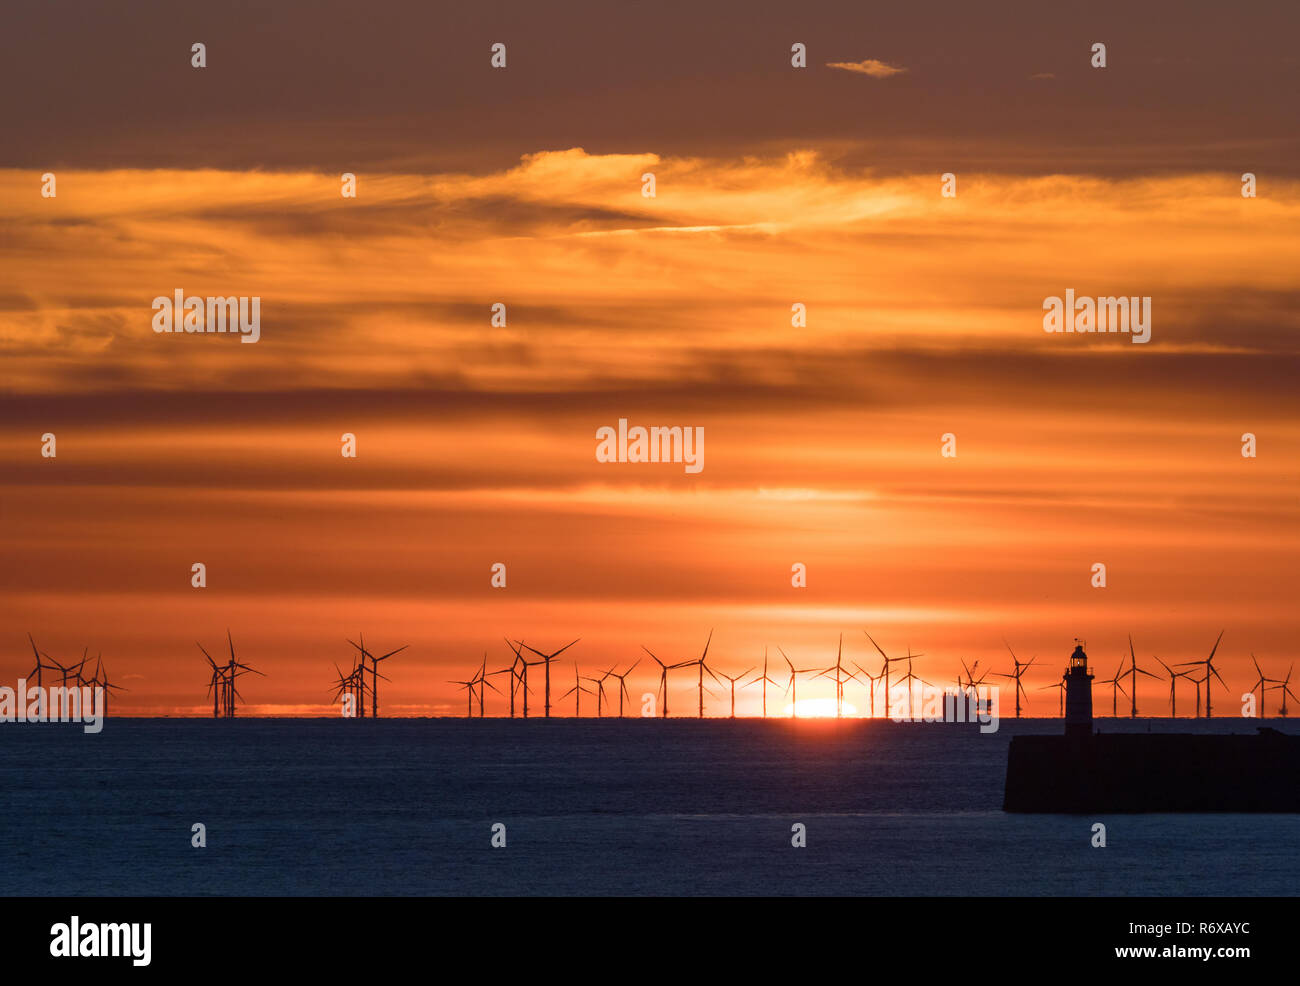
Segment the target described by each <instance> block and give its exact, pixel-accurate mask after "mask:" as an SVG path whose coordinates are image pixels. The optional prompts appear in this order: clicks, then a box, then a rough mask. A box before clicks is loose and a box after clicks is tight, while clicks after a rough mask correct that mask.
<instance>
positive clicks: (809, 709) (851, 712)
mask: <svg viewBox="0 0 1300 986" xmlns="http://www.w3.org/2000/svg"><path fill="white" fill-rule="evenodd" d="M790 712H791V706H790V704H789V703H786V707H785V714H786V715H789V714H790ZM857 714H858V709H857V706H855V705H854V704H853V703H852V702H845V703H844V715H846V716H855V715H857ZM795 716H796V717H797V718H799V719H824V718H828V717H829V718H834V716H835V699H833V698H801V699H799V701H798V703H797V709H796V710H795Z"/></svg>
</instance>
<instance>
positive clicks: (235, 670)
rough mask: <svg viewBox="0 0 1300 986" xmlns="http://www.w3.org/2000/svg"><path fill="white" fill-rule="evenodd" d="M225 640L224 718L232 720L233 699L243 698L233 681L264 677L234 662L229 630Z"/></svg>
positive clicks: (246, 666) (256, 671)
mask: <svg viewBox="0 0 1300 986" xmlns="http://www.w3.org/2000/svg"><path fill="white" fill-rule="evenodd" d="M226 640H227V642H228V643H229V644H230V663H229V664H227V665H226V666H225V668H224V673H225V677H226V679H227V681H228V683H229V687H228V688H227V690H226V716H227V718H230V719H233V718H234V717H235V699H236V698H241V699H242V698H243V697H244V696H243V695H240V694H239V690H238V689H237V688H236V687H235V679H236V678H237V677H239V676H240V675H241V674H244V673H245V672H247V671H251V672H253V674H256V675H262V677H263V678H265V677H266V675H263V674H262V672H261V671H258V670H257V669H255V668H250V667H249V666H248V665H247V664H240V663H239V662H238V661H236V660H235V641H234V640H233V639H232V638H231V636H230V630H229V629H227V630H226ZM200 649H201V648H200ZM204 653H205V654H206V653H207V652H206V651H204ZM106 678H107V676H106Z"/></svg>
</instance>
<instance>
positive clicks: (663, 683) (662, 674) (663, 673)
mask: <svg viewBox="0 0 1300 986" xmlns="http://www.w3.org/2000/svg"><path fill="white" fill-rule="evenodd" d="M641 649H642V650H643V651H645V652H646V653H647V654H649V655H650V656H651V657H653V658H654V660H655V664H657V665H659V669H660V670H659V691H660V693H662V695H663V704H662V705H661V706H660V709H661V712H660V714H659V718H660V719H667V718H668V669H669V668H675V667H678V665H676V664H665V663H664V662H663V661H661V660H659V658H658V657H656V656H655V653H654V651H652V650H651V649H650V648H649V647H647V646H646V645H645V644H642V645H641Z"/></svg>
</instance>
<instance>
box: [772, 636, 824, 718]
mask: <svg viewBox="0 0 1300 986" xmlns="http://www.w3.org/2000/svg"><path fill="white" fill-rule="evenodd" d="M777 650H778V651H781V656H782V657H785V663H786V664H788V665H790V684H788V685H786V688H785V690H786V691H787V692H788V693H789V694H790V718H791V719H793V718H795V717H796V716H798V715H799V687H798V677H799V675H801V674H816V673H817V669H816V668H796V667H795V666H794V663H793V662H792V661H791V660H790V658H788V657H786V654H785V651H783V650H781V648H780V647H779V646H778V647H777Z"/></svg>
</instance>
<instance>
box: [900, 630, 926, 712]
mask: <svg viewBox="0 0 1300 986" xmlns="http://www.w3.org/2000/svg"><path fill="white" fill-rule="evenodd" d="M905 656H906V658H907V674H905V675H903V677H901V678H899V679H898V682H899V684H902V683H903V682H907V718H908V719H911V718H912V682H913V681H919V682H920V683H921V684H923V685H928V684H930V683H929V682H928V681H926V680H925V679H924V678H922V677H921V676H920V675H915V674H912V658H914V657H925V655H924V654H913V653H912V648H911V646H909V647H908V648H907V654H906V655H905ZM899 660H902V658H899Z"/></svg>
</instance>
